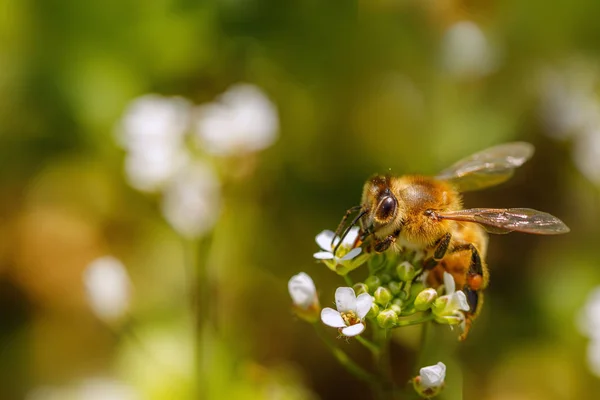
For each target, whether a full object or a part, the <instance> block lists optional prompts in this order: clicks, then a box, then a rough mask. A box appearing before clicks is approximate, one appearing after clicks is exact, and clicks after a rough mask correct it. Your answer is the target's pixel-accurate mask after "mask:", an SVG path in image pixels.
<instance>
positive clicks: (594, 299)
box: [576, 286, 600, 370]
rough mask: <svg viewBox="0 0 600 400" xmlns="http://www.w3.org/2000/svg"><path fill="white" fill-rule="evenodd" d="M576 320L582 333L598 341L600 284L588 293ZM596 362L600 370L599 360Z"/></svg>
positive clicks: (599, 328) (599, 331) (599, 329)
mask: <svg viewBox="0 0 600 400" xmlns="http://www.w3.org/2000/svg"><path fill="white" fill-rule="evenodd" d="M576 322H577V327H578V328H579V331H580V332H581V333H582V334H583V335H585V336H587V337H589V338H591V339H595V340H597V341H599V342H600V286H599V287H596V288H595V289H593V290H592V291H591V292H590V294H588V298H587V301H586V303H585V306H584V307H583V309H582V310H581V311H580V312H579V315H578V316H577V321H576ZM599 358H600V355H599ZM598 364H599V370H600V360H599V363H598Z"/></svg>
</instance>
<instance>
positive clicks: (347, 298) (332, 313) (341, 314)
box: [321, 287, 373, 336]
mask: <svg viewBox="0 0 600 400" xmlns="http://www.w3.org/2000/svg"><path fill="white" fill-rule="evenodd" d="M335 304H336V308H337V311H336V310H334V309H333V308H329V307H327V308H324V309H323V310H322V311H321V321H323V323H324V324H325V325H328V326H331V327H333V328H339V329H340V332H341V333H342V334H343V335H345V336H356V335H359V334H360V333H361V332H362V331H364V330H365V324H364V322H362V319H363V318H364V317H365V316H366V315H367V313H368V312H369V310H370V309H371V306H372V305H373V297H372V296H371V295H370V294H368V293H361V294H360V295H359V296H358V297H356V294H355V293H354V289H352V288H350V287H339V288H337V290H336V291H335Z"/></svg>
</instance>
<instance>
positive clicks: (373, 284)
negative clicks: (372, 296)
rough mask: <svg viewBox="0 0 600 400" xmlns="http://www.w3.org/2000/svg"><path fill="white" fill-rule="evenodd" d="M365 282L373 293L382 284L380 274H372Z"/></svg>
mask: <svg viewBox="0 0 600 400" xmlns="http://www.w3.org/2000/svg"><path fill="white" fill-rule="evenodd" d="M365 284H366V285H367V286H368V287H369V292H370V293H373V292H375V290H376V289H377V288H378V287H379V286H381V279H379V277H378V276H375V275H371V276H369V277H368V278H367V279H366V280H365Z"/></svg>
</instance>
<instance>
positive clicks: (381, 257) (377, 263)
mask: <svg viewBox="0 0 600 400" xmlns="http://www.w3.org/2000/svg"><path fill="white" fill-rule="evenodd" d="M386 260H387V258H386V255H385V254H382V253H379V254H375V255H373V256H372V257H371V258H369V261H368V262H367V265H368V266H369V271H371V273H373V272H376V271H379V270H381V269H382V268H383V267H384V266H385V263H386Z"/></svg>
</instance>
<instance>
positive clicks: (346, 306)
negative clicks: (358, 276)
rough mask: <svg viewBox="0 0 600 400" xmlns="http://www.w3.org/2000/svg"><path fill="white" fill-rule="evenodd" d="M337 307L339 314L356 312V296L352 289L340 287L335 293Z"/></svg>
mask: <svg viewBox="0 0 600 400" xmlns="http://www.w3.org/2000/svg"><path fill="white" fill-rule="evenodd" d="M335 306H336V307H337V309H338V311H339V312H346V311H354V312H356V294H355V293H354V289H352V288H351V287H339V288H337V289H336V291H335Z"/></svg>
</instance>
